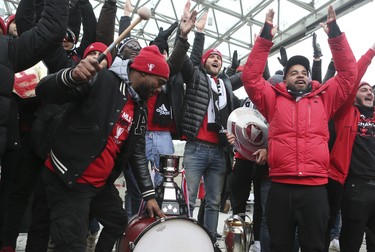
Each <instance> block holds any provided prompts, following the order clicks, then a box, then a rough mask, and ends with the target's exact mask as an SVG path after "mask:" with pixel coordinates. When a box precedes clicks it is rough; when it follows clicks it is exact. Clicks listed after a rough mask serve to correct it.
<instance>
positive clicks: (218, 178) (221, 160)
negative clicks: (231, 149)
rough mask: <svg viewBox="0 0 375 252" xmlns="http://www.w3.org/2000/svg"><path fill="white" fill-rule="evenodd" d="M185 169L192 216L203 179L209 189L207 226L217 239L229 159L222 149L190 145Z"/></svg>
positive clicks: (187, 147) (187, 146) (199, 143)
mask: <svg viewBox="0 0 375 252" xmlns="http://www.w3.org/2000/svg"><path fill="white" fill-rule="evenodd" d="M184 168H185V171H186V182H187V188H188V193H189V205H190V210H191V212H192V211H193V209H194V205H195V201H196V199H197V193H198V188H199V182H200V179H201V177H202V176H203V181H204V188H205V193H206V194H205V199H206V206H205V213H204V226H205V227H206V228H207V229H208V231H209V232H210V233H211V235H212V237H213V239H216V233H217V223H218V218H219V207H220V200H221V191H222V189H223V185H224V180H225V172H226V167H225V156H224V150H223V148H222V147H219V146H216V145H214V144H210V143H204V142H199V141H187V143H186V145H185V152H184Z"/></svg>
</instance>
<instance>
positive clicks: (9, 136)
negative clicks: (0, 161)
mask: <svg viewBox="0 0 375 252" xmlns="http://www.w3.org/2000/svg"><path fill="white" fill-rule="evenodd" d="M67 17H68V5H67V1H65V0H63V1H61V0H46V4H45V8H44V12H43V14H42V18H41V19H40V21H39V22H38V24H37V26H35V27H34V28H32V29H30V30H28V31H25V32H24V33H22V35H21V36H20V37H18V38H13V39H10V38H9V37H5V36H3V35H0V48H1V49H0V157H1V156H2V155H3V154H4V151H5V149H6V147H8V148H15V147H17V146H19V140H18V118H17V114H18V111H17V106H16V104H13V105H11V94H12V89H13V83H14V74H15V73H16V72H20V71H23V70H25V69H27V68H30V67H32V66H33V65H35V64H36V63H38V62H39V61H40V60H41V59H42V58H43V57H45V56H46V55H47V54H48V53H49V52H50V51H51V50H54V49H55V48H56V47H58V46H59V45H61V41H62V39H63V37H64V35H65V30H66V26H67V23H68V21H67ZM12 108H13V110H12V111H11V109H12Z"/></svg>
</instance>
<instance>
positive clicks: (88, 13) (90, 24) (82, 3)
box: [77, 0, 96, 58]
mask: <svg viewBox="0 0 375 252" xmlns="http://www.w3.org/2000/svg"><path fill="white" fill-rule="evenodd" d="M78 4H79V10H80V12H81V16H82V28H83V34H82V38H81V43H80V45H79V47H78V48H77V54H78V55H79V56H80V57H81V58H82V57H83V52H84V51H85V50H86V48H87V47H88V46H89V45H90V44H91V43H93V42H95V37H96V17H95V14H94V10H93V8H92V5H91V3H90V2H89V0H79V1H78Z"/></svg>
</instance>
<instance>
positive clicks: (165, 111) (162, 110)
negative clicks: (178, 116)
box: [156, 104, 171, 115]
mask: <svg viewBox="0 0 375 252" xmlns="http://www.w3.org/2000/svg"><path fill="white" fill-rule="evenodd" d="M156 112H158V113H159V114H160V115H170V114H171V112H170V111H169V110H168V109H167V108H166V107H165V105H164V104H163V105H161V106H160V107H159V108H157V109H156Z"/></svg>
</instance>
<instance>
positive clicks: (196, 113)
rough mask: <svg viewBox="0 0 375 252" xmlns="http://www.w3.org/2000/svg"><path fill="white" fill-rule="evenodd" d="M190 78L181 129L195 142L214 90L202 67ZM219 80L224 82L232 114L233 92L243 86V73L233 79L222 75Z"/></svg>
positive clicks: (192, 73) (193, 72) (195, 69)
mask: <svg viewBox="0 0 375 252" xmlns="http://www.w3.org/2000/svg"><path fill="white" fill-rule="evenodd" d="M191 64H192V63H191ZM190 76H192V78H191V79H190V80H189V81H188V82H187V83H186V95H185V106H184V116H183V120H182V125H181V127H182V130H183V134H184V135H185V136H186V137H187V138H188V139H190V140H195V139H196V137H197V134H198V130H199V128H200V127H201V126H202V123H203V118H204V116H205V115H206V113H207V107H208V103H209V101H210V97H211V92H212V90H211V86H210V85H211V84H210V83H211V82H210V80H209V78H208V76H207V74H206V71H205V69H204V68H203V66H202V65H200V66H197V67H195V68H194V71H192V72H191V73H190ZM219 78H220V79H222V80H223V82H224V85H225V89H226V93H227V95H228V104H229V113H230V112H232V110H233V109H234V105H233V90H236V89H237V88H239V87H241V86H242V81H241V73H239V74H236V75H233V76H232V77H228V76H227V75H225V74H221V75H220V76H219Z"/></svg>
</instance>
